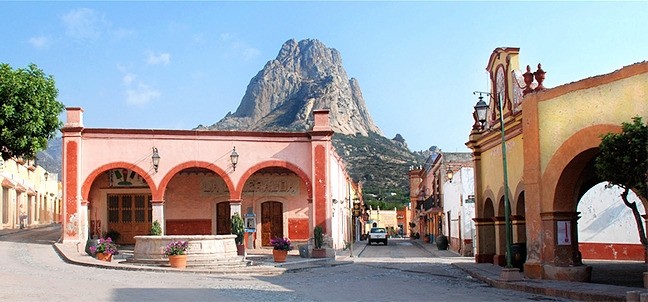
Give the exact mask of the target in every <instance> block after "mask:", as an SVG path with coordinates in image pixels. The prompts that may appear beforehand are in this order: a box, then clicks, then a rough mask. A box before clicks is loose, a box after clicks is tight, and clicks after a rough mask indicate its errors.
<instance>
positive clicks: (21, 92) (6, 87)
mask: <svg viewBox="0 0 648 302" xmlns="http://www.w3.org/2000/svg"><path fill="white" fill-rule="evenodd" d="M57 95H58V90H57V89H56V87H55V85H54V79H53V78H52V76H49V75H45V73H43V71H42V70H40V69H39V68H38V67H37V66H36V65H35V64H30V65H29V66H28V68H26V69H16V70H13V69H12V68H11V67H10V66H9V65H8V64H0V102H1V105H0V152H1V153H2V158H3V159H5V160H6V159H9V158H12V157H20V158H27V159H31V158H34V156H35V154H36V152H38V151H40V150H44V149H45V148H46V147H47V142H48V140H50V139H52V138H53V137H54V135H55V134H56V131H57V130H58V129H60V128H61V126H62V123H61V121H60V120H59V114H61V112H62V111H63V109H64V106H63V104H62V103H60V102H58V101H57V100H56V97H57Z"/></svg>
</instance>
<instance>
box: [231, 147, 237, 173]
mask: <svg viewBox="0 0 648 302" xmlns="http://www.w3.org/2000/svg"><path fill="white" fill-rule="evenodd" d="M238 158H239V155H238V153H236V147H234V148H232V153H230V161H231V162H232V169H234V171H236V164H238Z"/></svg>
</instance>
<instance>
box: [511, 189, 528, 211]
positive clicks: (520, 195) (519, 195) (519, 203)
mask: <svg viewBox="0 0 648 302" xmlns="http://www.w3.org/2000/svg"><path fill="white" fill-rule="evenodd" d="M511 196H512V197H514V199H512V200H515V202H511V206H512V207H513V208H511V213H512V214H513V215H522V216H524V212H525V210H524V183H523V182H522V181H520V182H519V183H518V184H517V186H515V195H511Z"/></svg>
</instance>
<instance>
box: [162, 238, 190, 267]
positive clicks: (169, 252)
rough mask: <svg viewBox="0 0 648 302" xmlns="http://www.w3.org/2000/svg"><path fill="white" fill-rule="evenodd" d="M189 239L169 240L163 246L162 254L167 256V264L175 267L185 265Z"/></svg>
mask: <svg viewBox="0 0 648 302" xmlns="http://www.w3.org/2000/svg"><path fill="white" fill-rule="evenodd" d="M188 249H189V241H171V242H169V244H167V245H166V247H165V248H164V255H165V256H167V257H168V258H169V265H170V266H171V267H175V268H185V267H187V250H188Z"/></svg>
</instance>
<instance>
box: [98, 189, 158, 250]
mask: <svg viewBox="0 0 648 302" xmlns="http://www.w3.org/2000/svg"><path fill="white" fill-rule="evenodd" d="M151 199H152V197H151V194H108V231H117V232H119V235H120V236H119V240H118V241H117V242H118V243H120V244H135V238H133V237H134V236H138V235H148V234H149V233H150V230H151V219H152V218H153V208H152V206H151Z"/></svg>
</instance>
